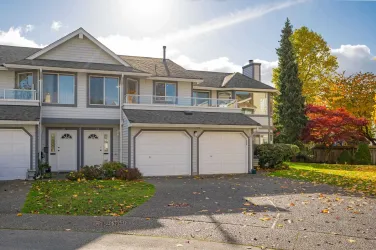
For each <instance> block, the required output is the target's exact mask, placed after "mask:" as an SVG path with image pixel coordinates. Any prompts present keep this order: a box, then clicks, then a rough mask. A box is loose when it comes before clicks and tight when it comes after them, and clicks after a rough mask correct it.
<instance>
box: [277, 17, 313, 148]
mask: <svg viewBox="0 0 376 250" xmlns="http://www.w3.org/2000/svg"><path fill="white" fill-rule="evenodd" d="M292 34H293V30H292V25H291V23H290V20H289V19H288V18H287V20H286V23H285V27H284V28H283V29H282V34H281V41H280V42H279V43H280V47H279V48H278V49H277V55H278V67H279V71H280V74H279V76H278V81H277V83H276V87H277V89H278V90H279V91H280V95H278V96H277V97H276V99H275V104H276V112H275V122H276V128H277V135H276V136H277V137H276V140H277V141H278V142H283V143H289V144H293V143H297V142H298V141H299V138H300V135H301V132H302V129H303V128H304V127H305V124H306V122H307V118H306V116H305V113H304V101H305V100H304V97H303V95H302V87H303V84H302V82H301V81H300V79H299V72H298V65H297V62H296V56H295V52H294V48H293V45H292V43H291V40H290V37H291V35H292Z"/></svg>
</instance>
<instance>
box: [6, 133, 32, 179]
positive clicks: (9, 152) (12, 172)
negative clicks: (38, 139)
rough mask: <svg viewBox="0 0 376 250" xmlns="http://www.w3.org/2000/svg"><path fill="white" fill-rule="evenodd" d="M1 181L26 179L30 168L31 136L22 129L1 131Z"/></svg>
mask: <svg viewBox="0 0 376 250" xmlns="http://www.w3.org/2000/svg"><path fill="white" fill-rule="evenodd" d="M0 138H1V141H0V159H1V162H0V180H13V179H25V178H26V173H27V170H28V169H29V168H30V136H29V135H28V134H27V133H26V132H25V131H23V130H21V129H0Z"/></svg>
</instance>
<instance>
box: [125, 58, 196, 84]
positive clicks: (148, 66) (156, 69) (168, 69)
mask: <svg viewBox="0 0 376 250" xmlns="http://www.w3.org/2000/svg"><path fill="white" fill-rule="evenodd" d="M120 58H121V59H123V60H124V61H126V62H127V63H128V64H129V65H131V66H132V67H133V68H135V69H138V70H141V71H144V72H147V73H150V74H152V76H160V77H173V78H187V79H201V77H196V76H195V75H193V74H191V73H190V72H189V71H188V70H186V69H184V68H183V67H181V66H180V65H178V64H176V63H175V62H173V61H171V60H170V59H166V60H163V58H152V57H140V56H120Z"/></svg>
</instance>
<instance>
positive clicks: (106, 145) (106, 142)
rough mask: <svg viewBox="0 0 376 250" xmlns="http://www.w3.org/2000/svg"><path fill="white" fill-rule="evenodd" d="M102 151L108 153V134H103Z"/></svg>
mask: <svg viewBox="0 0 376 250" xmlns="http://www.w3.org/2000/svg"><path fill="white" fill-rule="evenodd" d="M103 149H104V150H103V151H104V152H105V153H108V134H104V145H103Z"/></svg>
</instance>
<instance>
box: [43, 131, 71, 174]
mask: <svg viewBox="0 0 376 250" xmlns="http://www.w3.org/2000/svg"><path fill="white" fill-rule="evenodd" d="M48 140H49V141H48V145H49V147H48V155H49V157H48V162H49V164H50V165H51V169H52V171H75V170H77V130H68V129H67V130H55V129H53V130H49V133H48Z"/></svg>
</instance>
